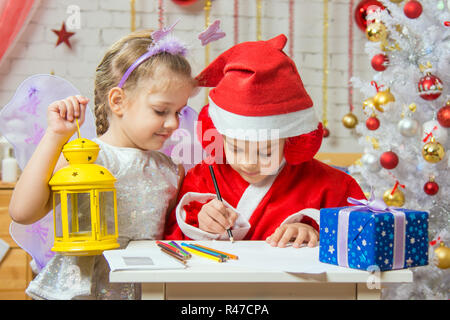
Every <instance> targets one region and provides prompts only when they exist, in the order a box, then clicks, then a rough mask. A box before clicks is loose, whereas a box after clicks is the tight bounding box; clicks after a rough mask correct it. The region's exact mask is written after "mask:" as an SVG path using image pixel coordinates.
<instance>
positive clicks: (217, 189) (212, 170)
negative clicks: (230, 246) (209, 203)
mask: <svg viewBox="0 0 450 320" xmlns="http://www.w3.org/2000/svg"><path fill="white" fill-rule="evenodd" d="M209 172H210V173H211V178H212V181H213V183H214V188H215V189H216V195H217V199H219V201H222V196H221V195H220V190H219V186H218V185H217V180H216V176H215V174H214V168H213V166H212V165H209ZM227 233H228V238H229V239H230V241H231V242H234V239H233V233H232V232H231V229H227Z"/></svg>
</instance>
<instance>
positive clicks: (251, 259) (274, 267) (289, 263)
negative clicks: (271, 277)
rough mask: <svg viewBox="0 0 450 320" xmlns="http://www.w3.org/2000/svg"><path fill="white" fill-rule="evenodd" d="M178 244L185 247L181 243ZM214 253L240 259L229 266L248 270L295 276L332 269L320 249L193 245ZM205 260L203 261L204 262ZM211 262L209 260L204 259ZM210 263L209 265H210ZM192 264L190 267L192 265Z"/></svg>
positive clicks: (242, 243) (226, 243)
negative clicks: (218, 252)
mask: <svg viewBox="0 0 450 320" xmlns="http://www.w3.org/2000/svg"><path fill="white" fill-rule="evenodd" d="M177 243H181V242H180V241H177ZM187 243H192V244H196V243H197V244H200V245H203V246H206V247H209V248H211V249H216V250H219V251H224V252H227V253H231V254H234V255H237V256H238V257H239V259H238V260H232V259H228V261H227V262H226V263H225V264H229V265H230V266H231V265H234V266H241V267H246V268H254V269H262V270H271V271H282V272H291V273H308V274H319V273H325V272H327V270H328V269H329V265H327V264H324V263H321V262H320V261H319V248H318V247H315V248H309V247H306V246H305V247H301V248H294V247H292V246H288V247H286V248H278V247H272V246H271V245H269V244H268V243H266V242H265V241H236V242H234V243H231V242H230V241H215V240H213V241H189V242H187ZM200 259H201V258H200ZM203 260H207V259H203ZM207 262H209V261H207ZM189 263H190V262H189V260H188V265H189Z"/></svg>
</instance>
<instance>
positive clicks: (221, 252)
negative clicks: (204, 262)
mask: <svg viewBox="0 0 450 320" xmlns="http://www.w3.org/2000/svg"><path fill="white" fill-rule="evenodd" d="M195 245H196V246H197V247H200V248H203V249H206V250H210V251H212V252H217V253H220V254H224V255H226V256H228V258H230V259H234V260H237V259H239V257H238V256H236V255H234V254H231V253H227V252H223V251H219V250H216V249H212V248H208V247H205V246H201V245H199V244H195Z"/></svg>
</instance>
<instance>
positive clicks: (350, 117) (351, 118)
mask: <svg viewBox="0 0 450 320" xmlns="http://www.w3.org/2000/svg"><path fill="white" fill-rule="evenodd" d="M342 124H343V125H344V127H346V128H347V129H353V128H354V127H356V125H357V124H358V118H357V117H356V116H355V115H354V114H353V113H351V112H350V113H347V114H346V115H345V116H344V117H343V118H342Z"/></svg>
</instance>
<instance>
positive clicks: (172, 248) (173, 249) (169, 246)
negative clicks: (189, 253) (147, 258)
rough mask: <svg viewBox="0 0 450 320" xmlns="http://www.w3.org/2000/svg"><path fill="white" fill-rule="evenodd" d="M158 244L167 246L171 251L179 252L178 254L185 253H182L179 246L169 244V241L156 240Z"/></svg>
mask: <svg viewBox="0 0 450 320" xmlns="http://www.w3.org/2000/svg"><path fill="white" fill-rule="evenodd" d="M156 244H157V245H158V246H159V247H161V246H162V247H164V248H166V249H167V250H169V251H172V252H175V253H176V254H178V255H180V256H183V254H182V253H181V251H180V249H178V248H176V247H173V246H171V245H169V244H167V243H165V242H162V241H159V240H156Z"/></svg>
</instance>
